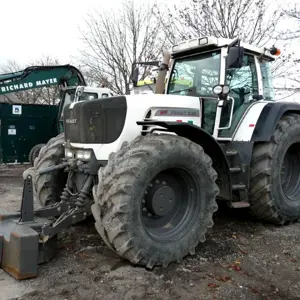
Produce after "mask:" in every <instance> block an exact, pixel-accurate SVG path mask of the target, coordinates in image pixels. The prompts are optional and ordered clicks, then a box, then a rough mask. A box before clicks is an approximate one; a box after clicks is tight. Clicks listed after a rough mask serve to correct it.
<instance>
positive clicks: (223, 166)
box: [137, 121, 232, 200]
mask: <svg viewBox="0 0 300 300" xmlns="http://www.w3.org/2000/svg"><path fill="white" fill-rule="evenodd" d="M137 124H138V125H142V126H145V125H146V126H149V125H154V126H160V127H163V128H165V129H167V130H168V131H169V132H173V133H175V134H177V135H179V136H182V137H185V138H187V139H189V140H191V141H193V142H194V143H196V144H198V145H200V146H201V147H202V148H203V150H204V151H205V153H206V154H207V155H209V156H210V158H211V159H212V162H213V167H214V169H215V170H216V172H217V173H218V179H217V184H218V186H219V189H220V193H219V197H220V198H222V199H224V200H231V195H232V191H231V184H230V183H231V178H230V172H229V164H228V161H227V158H226V155H225V153H224V151H223V150H222V148H221V146H220V144H219V143H218V142H217V141H216V140H215V139H214V138H213V137H212V136H211V135H210V134H209V133H208V132H206V131H205V130H204V129H202V128H200V127H198V126H195V125H192V124H188V123H183V122H182V123H178V122H163V121H144V122H142V121H140V122H137ZM155 130H157V131H159V130H160V129H159V128H155Z"/></svg>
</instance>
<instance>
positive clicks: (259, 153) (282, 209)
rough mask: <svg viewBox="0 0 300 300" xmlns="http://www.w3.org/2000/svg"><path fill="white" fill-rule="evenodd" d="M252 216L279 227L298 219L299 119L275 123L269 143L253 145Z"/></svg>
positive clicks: (292, 116)
mask: <svg viewBox="0 0 300 300" xmlns="http://www.w3.org/2000/svg"><path fill="white" fill-rule="evenodd" d="M249 196H250V204H251V212H252V214H253V215H254V216H255V217H257V218H258V219H261V220H264V221H269V222H272V223H275V224H278V225H284V224H286V223H290V222H294V221H297V220H298V219H299V218H300V116H299V115H297V114H288V115H285V116H283V117H282V119H281V120H280V121H279V122H278V124H277V126H276V129H275V131H274V134H273V136H272V138H271V141H270V142H267V143H262V144H258V145H255V147H254V150H253V157H252V165H251V181H250V191H249Z"/></svg>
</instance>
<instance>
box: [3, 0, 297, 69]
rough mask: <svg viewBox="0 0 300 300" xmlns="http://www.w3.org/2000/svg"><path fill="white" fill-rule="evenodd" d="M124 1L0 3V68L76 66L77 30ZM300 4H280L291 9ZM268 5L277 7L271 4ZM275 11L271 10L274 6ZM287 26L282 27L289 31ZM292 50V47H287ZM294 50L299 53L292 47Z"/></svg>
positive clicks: (168, 0) (168, 1)
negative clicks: (48, 63)
mask: <svg viewBox="0 0 300 300" xmlns="http://www.w3.org/2000/svg"><path fill="white" fill-rule="evenodd" d="M122 1H126V0H84V1H79V0H48V1H42V0H14V1H12V0H10V1H9V0H1V17H0V25H1V27H0V28H1V50H0V64H3V63H5V62H6V61H7V60H15V61H16V62H17V63H18V64H19V65H25V64H26V63H27V62H28V61H32V60H36V59H39V58H41V57H42V56H46V55H49V56H50V57H53V58H58V59H59V62H60V63H61V64H67V63H71V64H72V63H73V64H75V65H76V59H73V57H75V56H77V55H78V49H79V48H80V47H81V45H82V44H81V41H80V32H79V29H78V28H79V27H82V26H84V20H85V19H86V18H87V15H88V14H89V13H92V12H93V11H94V10H101V9H106V10H109V11H111V14H112V16H113V12H112V10H114V9H116V8H118V6H120V4H121V2H122ZM134 1H136V2H139V3H141V2H142V3H144V2H154V1H156V2H158V3H160V4H164V5H169V6H172V5H173V4H175V3H178V2H182V1H181V0H134ZM298 1H299V0H284V2H283V1H280V0H279V3H280V4H281V5H283V6H285V7H286V8H287V7H291V5H292V4H294V3H297V2H298ZM270 2H271V5H272V6H273V5H276V4H275V3H274V1H273V0H270ZM273 8H274V6H273ZM288 23H289V22H286V23H285V24H284V26H289V27H292V25H291V24H288ZM290 48H291V47H290ZM292 48H293V49H296V52H298V51H297V50H298V49H299V44H298V43H297V44H294V45H293V47H292Z"/></svg>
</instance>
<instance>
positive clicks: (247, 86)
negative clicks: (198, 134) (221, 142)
mask: <svg viewBox="0 0 300 300" xmlns="http://www.w3.org/2000/svg"><path fill="white" fill-rule="evenodd" d="M225 80H226V83H225V84H226V85H228V86H229V88H230V92H229V94H228V102H227V104H226V105H225V106H223V108H222V112H221V120H220V124H219V128H218V136H217V138H220V139H224V138H231V137H232V136H233V133H234V131H235V129H236V128H237V126H238V124H239V121H240V120H241V118H242V117H243V115H244V113H245V111H246V110H247V108H248V107H249V106H250V105H251V104H252V103H253V101H257V99H259V82H258V76H257V69H256V59H255V56H254V55H253V54H247V53H245V54H244V58H243V66H242V67H241V68H239V69H230V70H226V77H225ZM261 96H262V95H261Z"/></svg>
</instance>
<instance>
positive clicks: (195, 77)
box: [167, 51, 221, 97]
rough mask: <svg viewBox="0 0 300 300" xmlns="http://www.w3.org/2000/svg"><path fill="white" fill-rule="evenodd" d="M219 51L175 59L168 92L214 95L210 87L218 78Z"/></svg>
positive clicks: (216, 82)
mask: <svg viewBox="0 0 300 300" xmlns="http://www.w3.org/2000/svg"><path fill="white" fill-rule="evenodd" d="M220 58H221V52H220V51H214V52H209V53H201V54H198V55H193V56H190V57H185V58H182V59H178V60H175V64H174V67H173V69H172V73H171V77H170V81H169V86H168V91H167V93H168V94H175V95H184V96H188V95H189V96H198V97H200V96H202V97H216V96H215V95H214V94H213V92H212V89H213V87H214V86H215V85H217V84H218V83H219V79H220Z"/></svg>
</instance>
